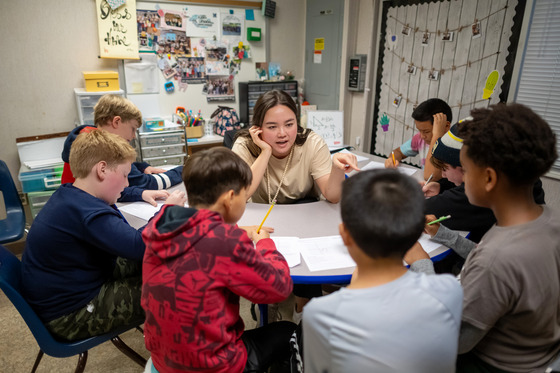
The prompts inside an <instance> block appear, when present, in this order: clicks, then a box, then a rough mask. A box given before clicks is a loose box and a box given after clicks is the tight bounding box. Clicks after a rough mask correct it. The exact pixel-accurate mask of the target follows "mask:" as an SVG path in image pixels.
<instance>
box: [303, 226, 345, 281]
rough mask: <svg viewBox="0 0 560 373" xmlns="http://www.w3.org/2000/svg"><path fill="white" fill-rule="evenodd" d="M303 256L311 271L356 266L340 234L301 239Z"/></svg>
mask: <svg viewBox="0 0 560 373" xmlns="http://www.w3.org/2000/svg"><path fill="white" fill-rule="evenodd" d="M300 245H301V256H302V257H303V260H305V263H306V264H307V267H308V268H309V270H310V271H311V272H314V271H324V270H329V269H337V268H347V267H354V266H355V265H356V263H355V262H354V260H353V259H352V258H351V257H350V254H348V250H347V249H346V246H344V243H343V242H342V237H340V236H338V235H337V236H326V237H316V238H302V239H300Z"/></svg>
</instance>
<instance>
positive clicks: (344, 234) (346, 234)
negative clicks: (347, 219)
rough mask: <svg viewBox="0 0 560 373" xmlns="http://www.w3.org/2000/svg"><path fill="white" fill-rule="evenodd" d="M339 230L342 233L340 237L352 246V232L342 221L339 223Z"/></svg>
mask: <svg viewBox="0 0 560 373" xmlns="http://www.w3.org/2000/svg"><path fill="white" fill-rule="evenodd" d="M338 232H339V233H340V237H342V242H344V245H345V246H351V245H353V244H354V240H353V239H352V236H351V235H350V232H348V230H347V229H346V226H345V225H344V223H340V224H339V225H338Z"/></svg>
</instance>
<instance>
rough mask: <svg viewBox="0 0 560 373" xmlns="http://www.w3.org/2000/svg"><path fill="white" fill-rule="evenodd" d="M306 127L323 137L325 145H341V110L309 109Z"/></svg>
mask: <svg viewBox="0 0 560 373" xmlns="http://www.w3.org/2000/svg"><path fill="white" fill-rule="evenodd" d="M307 127H308V128H311V129H312V130H313V131H315V132H316V133H318V134H319V135H321V136H322V137H323V139H324V140H325V142H326V143H327V145H329V146H333V145H342V143H343V137H344V121H343V112H342V111H336V110H328V111H309V112H308V113H307Z"/></svg>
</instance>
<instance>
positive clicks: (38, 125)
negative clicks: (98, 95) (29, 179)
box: [0, 0, 305, 188]
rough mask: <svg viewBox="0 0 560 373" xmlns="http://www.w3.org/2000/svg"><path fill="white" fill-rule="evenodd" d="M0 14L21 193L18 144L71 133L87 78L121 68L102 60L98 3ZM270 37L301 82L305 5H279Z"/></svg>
mask: <svg viewBox="0 0 560 373" xmlns="http://www.w3.org/2000/svg"><path fill="white" fill-rule="evenodd" d="M256 11H258V10H256ZM0 14H2V15H3V19H4V21H3V22H2V23H1V24H0V31H1V32H2V34H3V35H5V37H3V38H0V50H2V60H1V62H0V82H2V83H1V88H0V89H1V93H2V96H1V97H2V98H1V99H0V113H1V115H0V128H1V129H2V136H1V137H0V159H2V160H4V161H5V162H6V163H7V164H8V167H9V168H10V171H11V172H12V175H13V176H14V179H15V180H16V184H17V186H18V188H19V182H18V181H17V174H18V172H19V167H20V163H19V157H18V153H17V147H16V141H15V140H16V138H18V137H27V136H34V135H42V134H48V133H55V132H63V131H70V130H71V129H72V128H74V126H75V123H76V122H77V121H78V113H77V110H76V103H75V98H74V90H73V89H74V88H76V87H83V78H82V71H87V70H115V71H116V70H117V61H116V60H105V59H99V58H98V50H99V46H98V37H97V23H96V18H95V14H96V9H95V1H94V0H80V1H75V0H60V1H58V2H56V5H54V4H49V5H46V4H45V2H43V1H40V0H27V1H1V2H0ZM268 35H269V37H270V39H269V48H268V49H269V50H270V60H271V61H275V62H279V63H280V64H281V66H282V69H285V70H292V71H293V72H294V73H295V74H296V78H298V79H301V78H303V73H304V63H303V55H304V43H305V38H304V35H305V1H301V0H278V1H277V9H276V17H275V18H274V19H271V20H269V26H268ZM255 62H258V61H255Z"/></svg>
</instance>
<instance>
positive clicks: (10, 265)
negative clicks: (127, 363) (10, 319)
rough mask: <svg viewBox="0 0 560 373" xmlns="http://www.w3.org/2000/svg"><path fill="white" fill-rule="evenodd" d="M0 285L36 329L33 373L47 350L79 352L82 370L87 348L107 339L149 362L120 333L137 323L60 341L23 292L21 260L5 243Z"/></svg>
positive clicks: (59, 354) (55, 353) (0, 258)
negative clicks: (122, 338) (71, 340)
mask: <svg viewBox="0 0 560 373" xmlns="http://www.w3.org/2000/svg"><path fill="white" fill-rule="evenodd" d="M0 289H2V290H3V291H4V293H5V294H6V296H7V297H8V299H10V301H11V302H12V304H13V305H14V306H15V308H16V309H17V310H18V312H19V313H20V315H21V316H22V317H23V320H24V321H25V323H26V324H27V326H28V327H29V329H30V330H31V332H32V333H33V336H34V337H35V340H36V341H37V344H39V348H40V351H39V354H38V355H37V358H36V359H35V364H34V365H33V370H32V371H31V372H32V373H33V372H35V371H36V369H37V367H38V366H39V363H40V362H41V358H42V357H43V354H47V355H49V356H52V357H70V356H74V355H80V356H79V359H78V365H77V366H76V370H75V372H76V373H80V372H83V371H84V369H85V367H86V362H87V355H88V350H89V349H90V348H92V347H95V346H98V345H100V344H102V343H104V342H106V341H108V340H111V342H113V344H114V345H115V346H116V347H117V348H118V349H119V350H120V351H121V352H122V353H124V354H125V355H126V356H128V357H129V358H131V359H132V360H134V361H135V362H136V363H137V364H138V365H140V366H142V367H144V366H145V365H146V359H144V358H143V357H142V356H140V355H139V354H138V353H136V351H134V350H133V349H131V348H130V347H128V346H127V345H126V344H125V343H124V342H123V341H122V340H121V339H120V338H119V334H122V333H124V332H126V331H127V330H130V329H132V328H135V327H138V325H133V326H126V327H122V328H120V329H118V330H115V331H112V332H110V333H107V334H103V335H100V336H96V337H91V338H87V339H84V340H81V341H73V342H60V341H57V340H56V339H54V337H53V336H52V335H51V334H50V333H49V331H48V330H47V328H46V327H45V325H44V324H43V322H42V321H41V320H40V319H39V316H37V314H36V313H35V311H33V309H32V308H31V306H30V305H29V303H27V301H26V300H25V299H24V298H23V297H22V295H21V292H20V290H21V262H20V261H19V259H18V258H17V257H16V256H15V255H14V254H12V253H11V252H10V251H9V250H8V249H6V248H5V247H4V246H2V245H0Z"/></svg>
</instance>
